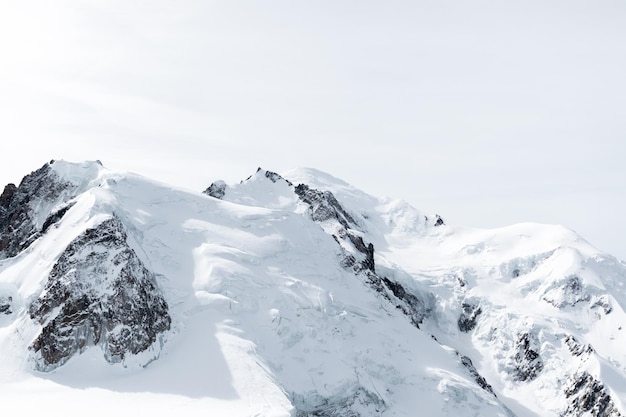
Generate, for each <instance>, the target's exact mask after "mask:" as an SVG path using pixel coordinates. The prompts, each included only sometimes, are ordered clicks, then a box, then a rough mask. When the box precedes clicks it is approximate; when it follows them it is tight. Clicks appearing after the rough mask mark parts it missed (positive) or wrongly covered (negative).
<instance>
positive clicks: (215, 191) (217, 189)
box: [203, 181, 226, 200]
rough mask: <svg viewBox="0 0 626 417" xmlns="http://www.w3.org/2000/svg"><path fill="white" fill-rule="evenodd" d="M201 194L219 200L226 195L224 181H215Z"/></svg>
mask: <svg viewBox="0 0 626 417" xmlns="http://www.w3.org/2000/svg"><path fill="white" fill-rule="evenodd" d="M203 192H204V194H206V195H210V196H211V197H214V198H217V199H220V200H221V199H222V198H224V196H225V195H226V183H225V182H224V181H215V182H214V183H212V184H211V185H209V188H207V189H206V190H204V191H203Z"/></svg>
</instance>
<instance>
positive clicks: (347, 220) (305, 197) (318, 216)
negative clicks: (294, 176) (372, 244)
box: [294, 184, 357, 229]
mask: <svg viewBox="0 0 626 417" xmlns="http://www.w3.org/2000/svg"><path fill="white" fill-rule="evenodd" d="M294 191H295V193H296V194H297V195H298V197H300V200H302V201H303V202H304V203H306V204H308V205H309V212H310V215H311V218H312V219H313V221H316V222H323V221H326V220H331V219H332V220H336V221H338V222H339V224H341V225H342V226H343V227H345V228H346V229H349V228H350V227H354V226H356V225H357V222H356V221H355V220H354V218H353V217H352V216H351V215H350V214H348V212H346V211H345V210H344V208H343V207H342V206H341V204H339V201H337V199H336V198H335V196H334V195H333V193H331V192H330V191H319V190H316V189H314V188H309V186H308V185H306V184H300V185H298V186H296V188H295V189H294Z"/></svg>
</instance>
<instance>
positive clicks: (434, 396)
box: [0, 161, 626, 417]
mask: <svg viewBox="0 0 626 417" xmlns="http://www.w3.org/2000/svg"><path fill="white" fill-rule="evenodd" d="M204 193H205V194H208V195H210V196H211V197H216V198H217V199H219V200H216V199H215V198H210V197H207V196H206V195H203V194H201V193H197V192H191V191H186V190H179V189H175V188H173V187H170V186H166V185H164V184H161V183H158V182H155V181H151V180H149V179H146V178H143V177H140V176H135V175H119V174H116V173H113V172H110V171H108V170H106V169H105V168H104V167H103V166H102V165H101V164H100V163H99V162H86V163H78V164H74V163H69V162H65V161H54V162H51V163H49V164H45V165H44V166H43V167H41V168H40V169H38V170H36V171H34V172H33V173H31V174H29V175H27V176H26V177H25V178H24V180H22V182H21V183H20V185H19V186H15V185H8V186H6V187H5V188H4V192H3V193H2V195H1V196H0V390H2V391H3V392H9V393H16V395H7V399H6V401H8V402H9V406H13V405H17V403H16V401H17V400H14V398H31V397H32V398H34V396H35V395H40V393H41V392H51V393H53V395H51V397H50V398H51V399H50V401H49V402H47V407H50V412H53V413H55V414H57V413H60V412H62V411H63V410H64V409H65V407H67V404H73V402H74V401H77V399H78V401H83V402H84V401H97V402H98V403H99V404H101V406H102V407H103V411H106V412H107V414H112V413H114V412H118V413H119V412H123V411H124V404H125V403H124V401H125V399H127V398H129V396H132V398H133V401H135V400H137V402H141V404H142V405H143V404H151V405H153V404H154V403H155V402H156V403H158V408H159V409H163V410H168V412H169V411H171V410H173V409H181V410H182V409H183V408H184V410H185V413H186V415H204V414H206V413H207V412H212V413H214V414H219V415H226V414H227V415H234V416H242V417H243V416H249V415H268V416H284V417H287V416H298V417H313V416H320V415H325V416H337V417H338V416H359V417H370V416H372V417H373V416H383V417H384V416H390V417H391V416H394V417H401V416H407V417H408V416H414V415H415V410H418V409H419V410H420V412H422V413H423V414H427V415H432V416H444V415H455V416H473V415H481V416H502V417H504V416H506V417H511V416H516V415H517V416H520V417H529V416H554V417H557V416H559V417H574V416H576V417H578V416H582V415H593V416H605V415H606V416H612V417H617V416H621V415H622V410H623V408H622V407H623V404H624V401H625V400H626V399H625V398H624V396H623V394H622V391H623V387H624V386H626V371H625V369H626V353H625V352H624V349H623V346H624V345H625V344H626V333H625V332H624V331H623V330H622V329H624V326H626V312H625V308H626V289H625V287H624V282H626V266H625V265H624V264H623V263H620V262H618V261H617V260H615V259H614V258H612V257H610V256H608V255H605V254H602V253H601V252H599V251H597V250H596V249H595V248H593V247H592V246H591V245H589V244H588V243H587V242H586V241H584V240H583V239H582V238H580V237H579V236H578V235H576V234H575V233H574V232H571V231H569V230H567V229H564V228H562V227H559V226H549V225H539V224H531V223H522V224H518V225H513V226H509V227H503V228H499V229H468V228H460V227H456V226H453V225H445V224H442V221H440V217H438V216H437V215H425V214H423V213H421V212H420V211H419V210H417V209H415V208H413V207H411V205H410V204H408V203H406V202H404V201H402V200H390V199H381V198H378V197H375V196H371V195H368V194H366V193H365V192H363V191H360V190H359V189H357V188H356V187H353V186H351V185H349V184H348V183H346V182H344V181H342V180H340V179H337V178H335V177H333V176H332V175H329V174H326V173H323V172H321V171H318V170H315V169H311V168H303V169H296V170H292V171H288V172H286V173H283V174H278V173H275V172H272V171H267V170H265V169H261V168H259V169H258V170H257V171H256V172H255V173H254V174H253V175H252V176H251V177H249V178H248V179H246V180H245V181H242V182H240V183H237V184H226V183H225V182H223V181H216V182H214V183H213V184H211V185H210V186H209V187H208V188H207V190H206V191H205V192H204ZM41 372H44V373H45V376H44V375H43V374H42V373H41ZM16 376H17V379H19V380H20V381H21V382H20V383H19V384H17V383H15V382H14V381H15V379H16ZM85 387H92V388H97V389H90V390H85V389H84V388H85ZM163 394H167V395H163ZM20 406H21V407H23V408H24V407H25V408H26V409H28V408H29V407H30V406H31V404H30V402H27V403H26V404H24V403H20ZM26 411H29V409H28V410H26Z"/></svg>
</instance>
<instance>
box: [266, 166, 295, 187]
mask: <svg viewBox="0 0 626 417" xmlns="http://www.w3.org/2000/svg"><path fill="white" fill-rule="evenodd" d="M260 169H261V168H259V170H260ZM265 178H267V179H269V180H270V181H272V182H273V183H276V182H278V181H280V180H282V181H285V182H286V183H287V184H288V185H293V184H292V183H291V181H289V180H286V179H285V178H283V177H282V176H281V175H280V174H277V173H275V172H272V171H265Z"/></svg>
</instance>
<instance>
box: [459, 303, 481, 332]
mask: <svg viewBox="0 0 626 417" xmlns="http://www.w3.org/2000/svg"><path fill="white" fill-rule="evenodd" d="M461 307H462V309H461V316H460V317H459V320H458V323H457V324H458V326H459V330H460V331H462V332H463V333H467V332H470V331H472V330H474V327H476V322H477V320H478V316H480V314H481V313H482V312H483V310H482V309H481V308H480V306H479V305H474V304H470V303H463V305H462V306H461Z"/></svg>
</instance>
